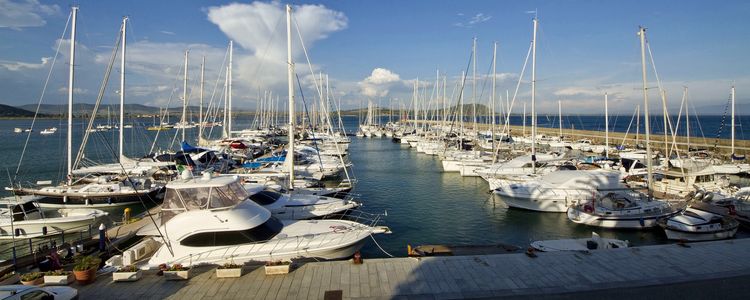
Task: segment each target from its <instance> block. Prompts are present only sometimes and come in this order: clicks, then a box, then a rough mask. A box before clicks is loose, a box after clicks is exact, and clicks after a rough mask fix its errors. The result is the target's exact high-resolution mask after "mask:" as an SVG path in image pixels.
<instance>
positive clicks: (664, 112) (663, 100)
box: [661, 90, 670, 159]
mask: <svg viewBox="0 0 750 300" xmlns="http://www.w3.org/2000/svg"><path fill="white" fill-rule="evenodd" d="M661 106H662V115H664V116H663V119H664V158H665V159H669V155H670V153H669V140H668V139H667V136H668V135H667V129H668V126H669V125H668V124H667V118H668V115H667V91H665V90H661Z"/></svg>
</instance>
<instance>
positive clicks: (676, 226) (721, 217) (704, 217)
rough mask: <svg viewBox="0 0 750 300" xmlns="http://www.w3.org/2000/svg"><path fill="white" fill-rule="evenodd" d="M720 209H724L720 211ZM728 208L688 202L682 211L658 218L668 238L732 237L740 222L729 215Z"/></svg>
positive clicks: (702, 239) (690, 239)
mask: <svg viewBox="0 0 750 300" xmlns="http://www.w3.org/2000/svg"><path fill="white" fill-rule="evenodd" d="M721 210H726V212H725V213H722V212H721ZM728 211H729V209H728V208H723V207H719V206H716V205H713V204H709V203H705V202H696V203H692V204H690V205H689V206H688V207H687V208H685V210H684V211H682V212H681V213H680V214H677V215H675V216H673V217H670V218H665V219H661V220H659V226H661V227H662V228H664V232H665V233H666V234H667V238H668V239H670V240H685V241H712V240H721V239H727V238H731V237H733V236H734V235H735V234H736V233H737V228H739V226H740V223H739V222H738V221H737V220H735V219H734V218H732V217H731V216H729V212H728Z"/></svg>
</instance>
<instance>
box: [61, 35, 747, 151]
mask: <svg viewBox="0 0 750 300" xmlns="http://www.w3.org/2000/svg"><path fill="white" fill-rule="evenodd" d="M74 24H75V23H74ZM731 158H732V160H734V85H732V157H731Z"/></svg>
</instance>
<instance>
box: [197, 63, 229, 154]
mask: <svg viewBox="0 0 750 300" xmlns="http://www.w3.org/2000/svg"><path fill="white" fill-rule="evenodd" d="M227 57H229V49H227V51H224V59H223V60H222V61H221V65H220V68H219V72H218V74H217V76H216V81H214V90H213V91H212V92H211V99H209V101H208V109H207V111H206V115H205V116H204V118H205V119H206V121H208V120H209V116H210V115H211V114H212V113H213V118H212V119H211V129H209V130H208V135H207V136H211V135H212V134H213V132H214V127H215V126H214V125H215V124H216V118H217V115H218V114H219V104H215V105H214V100H215V99H216V98H215V96H216V91H217V90H218V89H219V81H221V77H222V76H226V74H225V73H224V72H221V70H223V69H224V65H225V64H226V63H227ZM221 96H222V97H223V96H224V89H222V91H221ZM211 107H214V111H213V112H211ZM201 122H203V120H201ZM222 126H223V124H222ZM200 138H202V137H199V141H200Z"/></svg>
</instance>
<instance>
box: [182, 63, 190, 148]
mask: <svg viewBox="0 0 750 300" xmlns="http://www.w3.org/2000/svg"><path fill="white" fill-rule="evenodd" d="M189 52H190V50H185V75H184V77H183V78H182V119H181V120H180V123H182V141H185V127H187V126H186V125H187V118H186V117H187V103H188V99H187V78H188V53H189Z"/></svg>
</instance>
